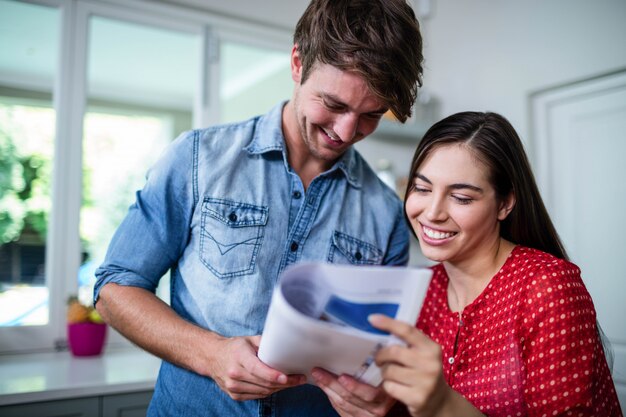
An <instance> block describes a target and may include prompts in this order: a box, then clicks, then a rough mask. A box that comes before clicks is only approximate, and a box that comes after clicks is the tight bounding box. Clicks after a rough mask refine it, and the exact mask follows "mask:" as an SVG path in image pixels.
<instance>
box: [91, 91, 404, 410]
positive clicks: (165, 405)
mask: <svg viewBox="0 0 626 417" xmlns="http://www.w3.org/2000/svg"><path fill="white" fill-rule="evenodd" d="M283 106H284V103H281V104H279V105H277V106H276V107H274V108H273V109H272V110H271V111H270V112H269V113H267V114H266V115H263V116H259V117H256V118H253V119H250V120H248V121H244V122H241V123H234V124H226V125H220V126H214V127H210V128H207V129H203V130H195V131H190V132H187V133H184V134H182V135H181V136H180V137H178V138H177V139H176V140H175V141H174V142H173V143H172V144H171V146H170V148H169V149H168V150H167V151H166V152H165V153H164V155H163V156H162V158H161V159H160V160H159V161H158V162H157V164H156V165H155V166H154V167H153V168H152V169H151V170H150V172H149V174H148V177H147V182H146V185H145V187H144V188H143V189H142V190H141V191H139V192H137V195H136V202H135V203H134V204H133V205H132V206H131V207H130V209H129V212H128V215H127V216H126V218H125V219H124V221H123V222H122V224H121V225H120V227H119V229H118V230H117V232H116V234H115V236H114V237H113V239H112V241H111V244H110V246H109V250H108V252H107V256H106V259H105V261H104V263H103V264H102V265H101V266H100V268H98V270H97V271H96V277H97V278H98V281H97V283H96V287H95V292H94V301H95V300H97V298H98V293H99V291H100V289H101V288H102V286H103V285H104V284H106V283H109V282H114V283H117V284H120V285H130V286H136V287H141V288H145V289H147V290H150V291H155V289H156V287H157V284H158V282H159V279H160V278H161V277H162V276H163V275H164V274H165V273H166V272H167V270H168V269H171V284H170V285H171V288H170V293H171V306H172V308H173V309H174V310H175V311H176V312H177V313H178V314H179V315H180V316H182V317H183V318H184V319H186V320H188V321H190V322H192V323H195V324H197V325H198V326H200V327H203V328H205V329H209V330H211V331H214V332H217V333H219V334H221V335H224V336H228V337H231V336H243V335H257V334H260V333H261V332H262V330H263V324H264V320H265V316H266V313H267V310H268V308H269V302H270V298H271V295H272V289H273V287H274V284H275V282H276V280H277V278H278V275H279V274H280V272H281V271H282V270H283V269H285V267H287V266H288V265H291V264H294V263H297V262H301V261H321V262H332V263H342V264H354V265H370V264H374V265H378V264H383V265H406V263H407V261H408V246H409V240H408V228H407V226H406V222H405V220H404V216H403V213H402V210H403V208H402V204H401V202H400V200H399V199H398V197H397V196H396V195H395V193H394V192H393V191H392V190H391V189H389V188H388V187H387V186H385V185H384V184H383V183H382V182H381V181H380V180H379V179H378V177H377V176H376V174H375V173H374V172H373V171H372V169H371V168H370V167H369V166H368V164H367V163H366V162H365V161H364V160H363V159H362V157H361V156H360V155H359V154H358V152H357V151H356V150H354V149H350V150H349V151H348V152H346V153H345V154H344V155H343V156H342V157H341V158H340V159H339V160H338V161H337V162H336V163H335V165H334V166H333V167H332V168H331V169H329V170H328V171H326V172H324V173H322V174H321V175H319V176H318V177H316V178H315V179H314V180H313V181H312V182H311V184H310V185H309V187H308V189H307V190H306V192H305V190H304V187H303V185H302V182H301V180H300V178H299V177H298V175H297V174H296V173H295V172H294V171H293V170H292V169H291V167H290V166H289V164H288V162H287V149H286V147H285V139H284V137H283V133H282V128H281V114H282V109H283ZM155 325H158V323H155ZM149 415H153V416H157V415H158V416H166V415H167V416H191V415H193V416H196V415H197V416H201V415H203V416H299V417H307V416H316V417H319V416H326V415H333V416H334V415H336V413H335V412H334V410H333V409H332V407H331V405H330V403H329V401H328V400H327V398H326V396H325V394H324V393H323V392H322V391H321V390H320V389H318V388H317V387H315V386H312V385H304V386H301V387H296V388H292V389H287V390H283V391H280V392H278V393H276V394H273V395H272V396H270V397H268V398H265V399H262V400H253V401H243V402H237V401H234V400H232V399H230V397H228V395H227V394H225V393H224V392H222V391H221V390H220V389H219V387H218V386H217V385H216V384H215V383H214V382H213V380H211V379H210V378H206V377H203V376H199V375H197V374H195V373H193V372H190V371H188V370H185V369H182V368H180V367H177V366H175V365H173V364H171V363H168V362H165V361H164V362H163V364H162V366H161V370H160V372H159V377H158V380H157V384H156V387H155V393H154V396H153V399H152V403H151V406H150V410H149Z"/></svg>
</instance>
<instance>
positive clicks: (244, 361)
mask: <svg viewBox="0 0 626 417" xmlns="http://www.w3.org/2000/svg"><path fill="white" fill-rule="evenodd" d="M260 341H261V336H244V337H231V338H222V339H221V340H220V341H216V342H215V345H214V346H213V349H214V353H213V360H212V361H211V365H210V366H209V369H208V370H207V374H208V376H210V377H211V378H213V380H214V381H215V382H216V383H217V384H218V385H219V387H220V388H221V389H222V390H223V391H224V392H225V393H227V394H228V395H229V396H230V397H231V398H232V399H234V400H237V401H244V400H254V399H258V398H263V397H267V396H268V395H270V394H272V393H274V392H276V391H280V390H282V389H285V388H289V387H294V386H297V385H301V384H304V383H305V382H306V377H305V376H304V375H285V374H284V373H282V372H280V371H278V370H276V369H274V368H270V367H269V366H267V365H266V364H264V363H263V362H261V360H260V359H259V358H258V357H257V351H258V349H259V343H260Z"/></svg>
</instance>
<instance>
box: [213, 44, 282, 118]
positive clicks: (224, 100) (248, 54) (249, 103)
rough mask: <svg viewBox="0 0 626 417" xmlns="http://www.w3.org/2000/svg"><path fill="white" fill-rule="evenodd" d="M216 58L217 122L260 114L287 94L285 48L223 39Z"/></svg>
mask: <svg viewBox="0 0 626 417" xmlns="http://www.w3.org/2000/svg"><path fill="white" fill-rule="evenodd" d="M220 58H221V59H220V74H223V75H222V79H221V82H220V116H221V117H220V121H222V122H234V121H238V120H245V119H247V118H249V117H252V116H256V115H258V114H263V113H265V112H266V111H268V110H269V109H270V108H272V107H273V106H274V105H275V104H276V103H278V102H279V101H280V100H285V99H288V98H290V97H291V94H289V93H290V92H291V90H292V89H293V81H292V80H291V69H290V65H289V59H290V54H289V50H283V51H280V50H275V49H270V48H265V47H259V46H253V45H249V44H244V43H240V42H233V41H225V42H222V43H221V45H220Z"/></svg>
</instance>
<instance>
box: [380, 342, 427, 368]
mask: <svg viewBox="0 0 626 417" xmlns="http://www.w3.org/2000/svg"><path fill="white" fill-rule="evenodd" d="M430 356H436V355H434V354H431V353H430V352H429V351H428V347H426V348H424V347H422V346H420V347H416V346H412V347H408V346H403V345H390V346H387V347H384V348H382V349H380V350H379V351H378V352H377V353H376V356H375V357H374V360H375V361H376V365H378V366H379V367H382V366H385V365H389V364H401V365H403V366H408V367H413V366H415V365H418V364H420V363H421V362H422V361H424V360H430V359H429V358H430Z"/></svg>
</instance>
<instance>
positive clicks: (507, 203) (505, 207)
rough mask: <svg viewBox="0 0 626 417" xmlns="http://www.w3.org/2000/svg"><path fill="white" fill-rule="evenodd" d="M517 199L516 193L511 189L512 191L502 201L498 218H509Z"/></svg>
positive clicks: (501, 219)
mask: <svg viewBox="0 0 626 417" xmlns="http://www.w3.org/2000/svg"><path fill="white" fill-rule="evenodd" d="M516 201H517V200H516V199H515V193H514V192H513V191H511V193H510V194H509V195H508V196H507V197H506V198H505V199H504V200H502V201H501V202H500V208H499V210H498V220H500V221H503V220H504V219H506V218H507V216H508V215H509V213H511V211H513V208H515V203H516Z"/></svg>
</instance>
